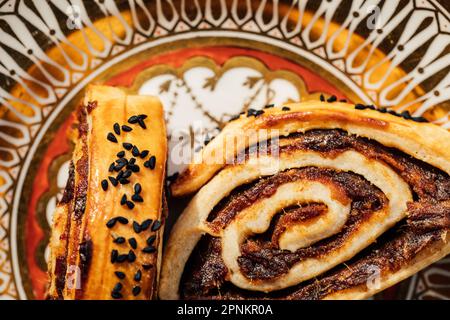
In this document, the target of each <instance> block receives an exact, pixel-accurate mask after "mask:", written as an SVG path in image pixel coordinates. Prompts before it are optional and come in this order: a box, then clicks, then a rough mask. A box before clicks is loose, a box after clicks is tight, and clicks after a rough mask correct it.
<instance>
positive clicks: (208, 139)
mask: <svg viewBox="0 0 450 320" xmlns="http://www.w3.org/2000/svg"><path fill="white" fill-rule="evenodd" d="M211 140H212V138H210V137H206V139H205V141H203V144H204V145H205V146H207V145H208V143H210V142H211Z"/></svg>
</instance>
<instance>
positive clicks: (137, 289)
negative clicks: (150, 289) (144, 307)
mask: <svg viewBox="0 0 450 320" xmlns="http://www.w3.org/2000/svg"><path fill="white" fill-rule="evenodd" d="M132 292H133V296H135V297H136V296H137V295H138V294H139V293H141V287H139V286H135V287H133V290H132Z"/></svg>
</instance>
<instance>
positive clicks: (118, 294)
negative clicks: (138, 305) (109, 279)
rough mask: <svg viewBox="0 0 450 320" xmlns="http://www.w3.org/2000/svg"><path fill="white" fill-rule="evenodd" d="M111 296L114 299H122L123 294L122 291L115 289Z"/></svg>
mask: <svg viewBox="0 0 450 320" xmlns="http://www.w3.org/2000/svg"><path fill="white" fill-rule="evenodd" d="M111 297H112V298H113V299H122V294H121V293H120V292H116V291H113V292H111Z"/></svg>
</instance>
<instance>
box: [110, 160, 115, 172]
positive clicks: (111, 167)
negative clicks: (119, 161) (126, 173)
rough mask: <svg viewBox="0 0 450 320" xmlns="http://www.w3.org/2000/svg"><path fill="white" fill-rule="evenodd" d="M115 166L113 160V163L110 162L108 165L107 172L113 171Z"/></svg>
mask: <svg viewBox="0 0 450 320" xmlns="http://www.w3.org/2000/svg"><path fill="white" fill-rule="evenodd" d="M115 166H116V164H115V163H114V162H113V163H111V164H110V165H109V169H108V172H113V171H114V168H115Z"/></svg>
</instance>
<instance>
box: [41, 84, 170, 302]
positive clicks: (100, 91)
mask: <svg viewBox="0 0 450 320" xmlns="http://www.w3.org/2000/svg"><path fill="white" fill-rule="evenodd" d="M142 115H146V117H145V116H142ZM132 116H137V118H135V120H136V119H138V120H139V121H130V117H132ZM130 122H132V123H130ZM116 123H117V124H119V126H122V125H126V126H128V127H129V128H131V131H127V130H129V129H127V128H126V127H125V131H124V128H123V127H120V128H117V125H116V128H114V125H115V124H116ZM146 127H148V128H147V129H146ZM118 129H120V131H118V132H120V134H117V132H115V130H118ZM74 135H75V141H74V142H75V150H74V153H73V157H72V162H71V173H70V178H69V181H68V183H67V187H66V190H65V192H64V196H63V199H62V200H61V203H60V204H59V205H58V207H57V209H56V212H55V215H54V218H53V228H52V236H51V240H50V249H51V254H50V259H49V264H48V269H49V275H50V284H49V289H48V296H49V298H51V299H112V298H115V299H120V298H123V299H151V298H153V297H155V295H156V287H157V281H158V277H159V266H160V263H161V261H160V255H161V244H162V241H161V239H162V231H163V224H164V221H165V214H164V205H163V204H164V200H163V197H164V196H163V186H164V176H165V167H166V154H167V145H166V130H165V123H164V114H163V109H162V106H161V103H160V102H159V100H158V99H156V98H154V97H150V96H132V95H127V94H125V93H124V92H123V91H122V90H120V89H117V88H113V87H107V86H99V85H91V86H89V87H88V88H87V89H86V93H85V97H84V100H83V103H82V106H81V107H80V109H79V110H78V129H77V131H76V132H75V134H74ZM108 136H109V138H108ZM114 137H115V139H114ZM114 140H117V141H114ZM124 142H126V143H130V144H132V145H133V146H136V147H137V148H138V149H139V150H133V149H131V150H125V149H124V146H123V145H122V144H123V143H124ZM144 150H148V154H145V153H146V152H144V153H143V151H144ZM121 151H124V155H121V157H122V158H121V159H122V160H124V159H127V163H128V164H127V165H126V166H125V165H123V166H122V167H120V166H117V165H118V164H119V163H121V162H120V161H122V160H119V156H118V155H117V154H118V153H119V152H121ZM132 153H135V154H132ZM153 156H154V157H155V159H156V162H155V165H154V168H153V169H152V168H150V167H149V164H148V161H149V159H150V157H153ZM132 158H134V159H135V160H134V161H135V162H134V164H130V162H129V161H130V160H131V159H132ZM116 160H118V161H119V162H117V161H116ZM115 161H116V162H115ZM112 162H115V166H116V167H115V168H114V169H113V168H111V163H112ZM146 162H147V164H146V165H144V164H145V163H146ZM113 167H114V165H113ZM137 167H139V169H138V168H137ZM127 171H129V172H127ZM120 172H122V175H125V177H126V176H127V175H129V174H131V176H129V177H128V178H123V179H124V180H121V181H120V179H119V180H118V181H116V182H115V184H116V186H114V184H113V182H112V181H111V180H110V179H109V178H108V177H113V178H116V177H117V176H118V174H119V173H120ZM112 180H113V181H114V179H112ZM137 184H140V187H141V188H140V189H141V191H140V192H136V191H135V189H134V188H135V187H136V185H137ZM106 185H107V190H106V191H105V190H104V188H106ZM137 188H138V189H139V187H137ZM138 191H139V190H138ZM124 194H125V195H127V203H124V204H122V203H121V199H122V197H123V195H124ZM135 194H139V196H140V197H139V196H134V199H133V198H132V197H133V195H135ZM139 198H141V199H139ZM133 206H134V208H132V209H130V207H133ZM117 217H121V218H120V219H117ZM149 219H151V223H149V222H150V220H149ZM144 221H147V222H145V224H144V226H145V225H146V228H144V229H145V230H139V229H140V227H141V226H142V224H143V223H144ZM134 222H137V223H138V225H136V224H134ZM135 225H136V227H135ZM136 228H137V229H138V231H139V233H137V232H136ZM152 236H153V237H154V240H152V241H153V242H151V241H149V244H147V239H148V238H150V237H152ZM118 238H119V240H117V239H118ZM130 239H134V240H130ZM134 241H135V242H136V244H135V243H134ZM144 248H152V249H147V251H148V252H144V251H143V249H144ZM113 255H115V257H113ZM121 255H122V256H121ZM125 255H126V256H125ZM119 256H121V257H119ZM121 260H125V261H121ZM115 272H118V273H117V274H116V273H115ZM121 272H122V273H123V274H122V273H121ZM122 278H123V279H122ZM118 283H120V284H119V285H118Z"/></svg>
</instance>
